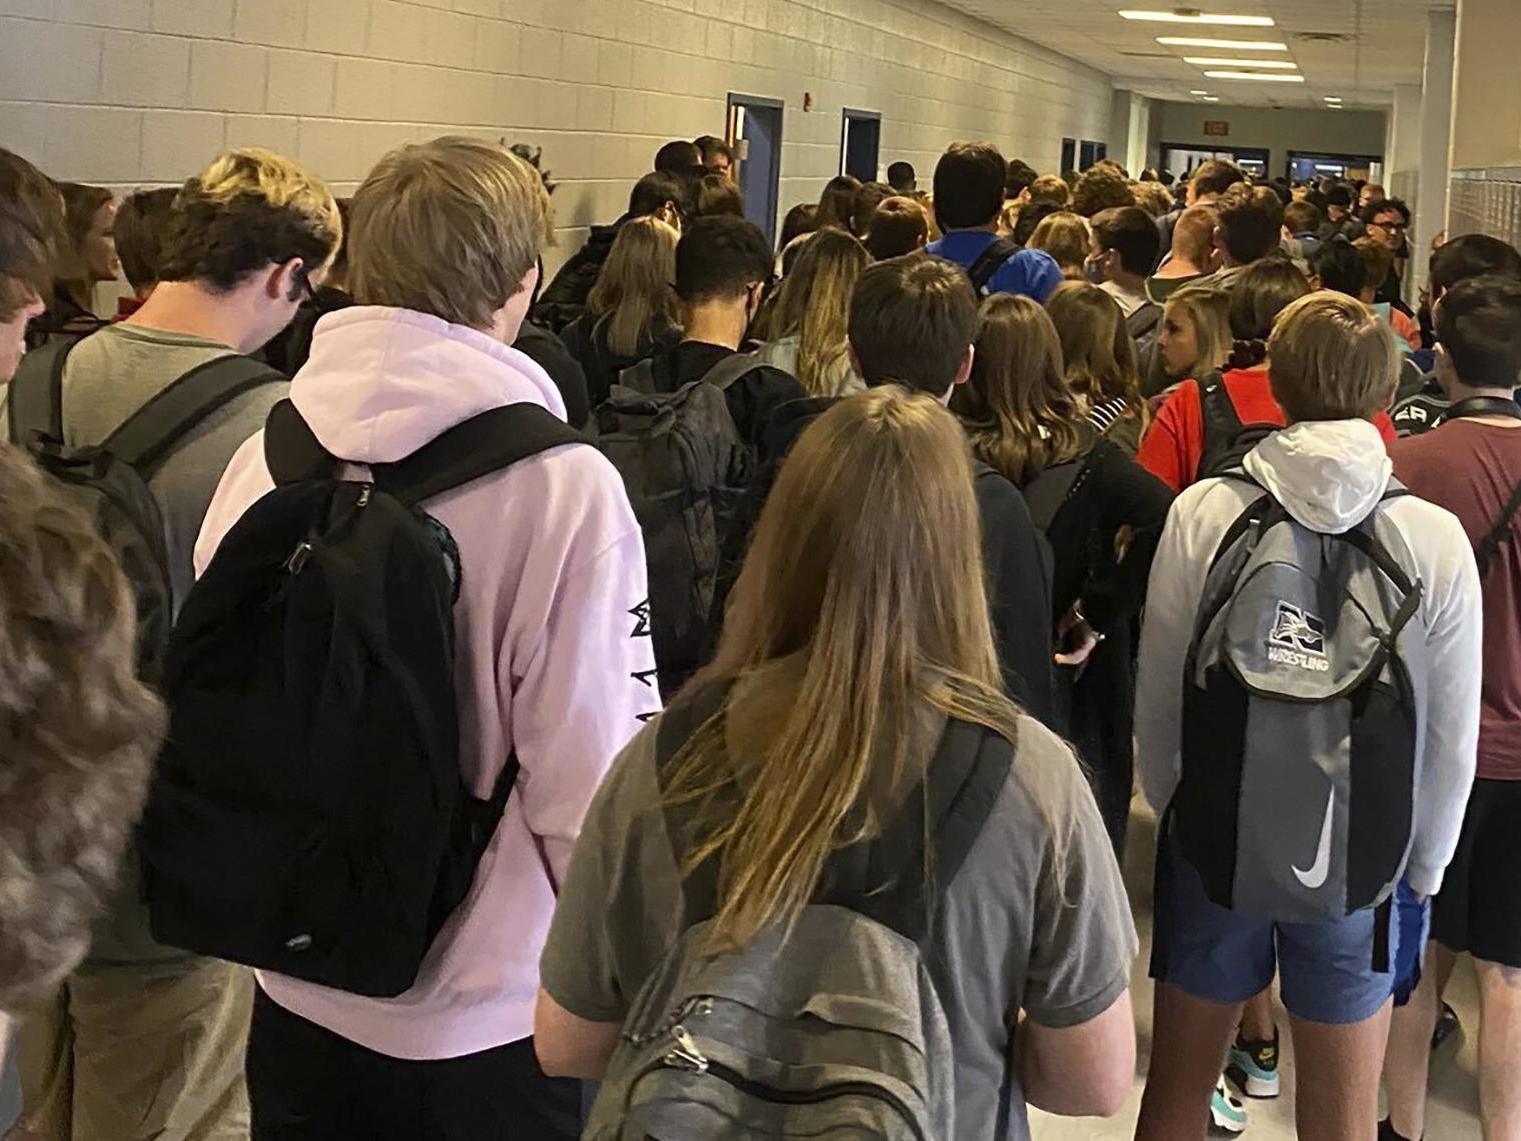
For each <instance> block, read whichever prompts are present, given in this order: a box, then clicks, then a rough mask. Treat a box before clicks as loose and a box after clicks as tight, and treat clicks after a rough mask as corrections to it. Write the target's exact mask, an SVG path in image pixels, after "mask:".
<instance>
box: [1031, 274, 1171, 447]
mask: <svg viewBox="0 0 1521 1141" xmlns="http://www.w3.org/2000/svg"><path fill="white" fill-rule="evenodd" d="M1046 309H1047V311H1048V312H1050V314H1051V321H1052V323H1053V324H1054V325H1055V326H1056V333H1057V336H1058V337H1059V338H1060V339H1061V346H1062V361H1063V367H1064V369H1065V371H1066V377H1067V386H1068V387H1069V388H1070V389H1072V391H1073V392H1074V393H1075V394H1076V395H1077V396H1078V398H1079V399H1080V400H1081V401H1082V404H1083V415H1084V416H1085V417H1086V419H1087V422H1088V423H1089V424H1090V425H1091V426H1092V428H1093V430H1094V431H1095V432H1097V433H1098V434H1099V435H1101V436H1104V437H1107V438H1108V439H1110V440H1112V441H1113V442H1114V443H1116V444H1118V445H1119V446H1120V447H1121V448H1122V449H1124V451H1125V452H1127V453H1128V454H1130V455H1132V456H1133V455H1135V452H1136V448H1137V447H1138V446H1139V445H1140V442H1141V435H1142V433H1143V432H1144V431H1145V429H1146V422H1147V419H1148V417H1149V409H1148V408H1147V405H1146V403H1145V401H1143V400H1142V399H1141V376H1140V365H1139V363H1138V362H1137V359H1136V351H1135V341H1134V340H1133V339H1131V336H1130V333H1129V332H1128V331H1126V329H1125V319H1124V314H1123V313H1122V312H1121V310H1120V307H1119V305H1118V304H1116V303H1115V300H1114V298H1112V297H1110V296H1109V294H1107V293H1105V292H1104V291H1103V290H1102V289H1100V288H1099V287H1098V286H1096V285H1089V284H1087V283H1086V282H1078V281H1073V282H1068V283H1067V284H1066V285H1063V286H1062V287H1061V288H1060V289H1058V290H1057V291H1056V292H1055V293H1053V294H1052V295H1051V300H1050V301H1049V302H1047V304H1046Z"/></svg>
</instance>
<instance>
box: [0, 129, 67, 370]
mask: <svg viewBox="0 0 1521 1141" xmlns="http://www.w3.org/2000/svg"><path fill="white" fill-rule="evenodd" d="M66 240H67V239H66V234H65V221H64V212H63V198H62V196H61V195H60V194H59V193H58V187H57V186H56V185H55V184H54V183H53V182H52V180H50V179H49V178H48V177H47V175H45V174H43V173H42V172H41V171H39V170H38V169H37V168H36V167H34V166H33V165H32V164H31V163H29V162H27V161H26V159H24V158H22V157H21V156H20V155H18V154H14V153H12V152H11V151H8V150H6V149H5V148H4V147H0V384H4V383H6V382H8V381H9V380H10V378H11V374H12V373H14V372H15V371H16V366H17V365H19V364H20V363H21V357H22V354H23V353H25V352H26V332H27V326H28V325H29V323H30V322H31V321H32V320H34V319H35V318H37V317H39V316H40V315H41V314H42V312H43V310H44V309H45V308H46V307H47V302H46V300H45V298H46V297H47V296H48V292H49V291H50V290H51V289H52V288H53V281H54V277H53V274H54V269H55V266H56V264H57V261H58V257H59V254H60V252H61V247H62V246H63V244H64V242H65V241H66Z"/></svg>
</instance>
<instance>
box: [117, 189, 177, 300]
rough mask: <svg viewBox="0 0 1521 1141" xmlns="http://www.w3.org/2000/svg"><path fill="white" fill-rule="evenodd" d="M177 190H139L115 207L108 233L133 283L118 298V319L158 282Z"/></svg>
mask: <svg viewBox="0 0 1521 1141" xmlns="http://www.w3.org/2000/svg"><path fill="white" fill-rule="evenodd" d="M178 193H179V187H177V186H161V187H159V188H158V189H156V190H139V191H137V192H136V193H135V194H129V195H127V196H126V197H125V198H123V199H122V200H121V205H119V206H118V207H117V208H116V221H115V222H114V223H113V224H112V227H111V237H112V241H113V242H114V244H115V246H116V256H117V258H118V259H119V260H120V262H121V271H122V276H123V277H125V278H126V279H127V284H128V285H130V286H131V287H132V292H131V294H130V295H128V296H125V297H121V298H118V299H117V302H116V319H117V320H118V321H120V320H123V319H125V318H127V317H130V316H132V314H134V313H136V312H137V311H138V310H139V309H140V308H142V304H143V302H144V301H146V300H147V299H148V295H149V294H150V293H152V292H153V287H154V286H155V285H157V284H158V262H159V257H160V254H159V250H160V249H161V248H162V247H163V244H164V237H165V233H166V231H167V230H168V228H169V216H170V212H171V210H172V208H173V206H174V196H175V195H176V194H178Z"/></svg>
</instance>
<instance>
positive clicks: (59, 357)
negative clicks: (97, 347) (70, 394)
mask: <svg viewBox="0 0 1521 1141" xmlns="http://www.w3.org/2000/svg"><path fill="white" fill-rule="evenodd" d="M78 343H79V338H71V339H68V340H58V341H50V342H49V343H48V344H46V345H44V346H43V347H42V348H40V349H34V350H33V351H31V352H29V353H27V354H26V355H25V356H24V357H22V358H21V364H20V365H19V366H18V367H17V369H16V375H15V376H14V377H12V378H11V383H10V388H9V390H8V393H7V396H6V415H7V416H8V418H9V421H10V423H9V427H10V436H11V442H12V443H16V444H25V443H26V441H27V437H28V436H30V435H31V434H32V433H33V432H41V433H42V434H43V435H44V436H46V437H48V438H49V439H51V440H58V441H60V442H61V441H62V440H63V369H64V365H65V364H66V363H67V362H68V357H69V352H70V350H72V349H73V348H74V346H75V345H76V344H78Z"/></svg>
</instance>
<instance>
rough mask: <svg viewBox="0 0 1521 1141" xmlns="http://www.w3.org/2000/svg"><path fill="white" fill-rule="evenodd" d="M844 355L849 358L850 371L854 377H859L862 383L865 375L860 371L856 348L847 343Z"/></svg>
mask: <svg viewBox="0 0 1521 1141" xmlns="http://www.w3.org/2000/svg"><path fill="white" fill-rule="evenodd" d="M845 355H846V356H848V357H849V358H850V369H851V371H852V372H854V373H855V374H856V376H858V377H860V378H861V380H862V381H864V380H865V379H866V374H865V373H864V372H863V371H862V370H861V358H860V357H858V356H856V347H855V346H854V345H852V344H850V343H849V342H847V343H846V345H845Z"/></svg>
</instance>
